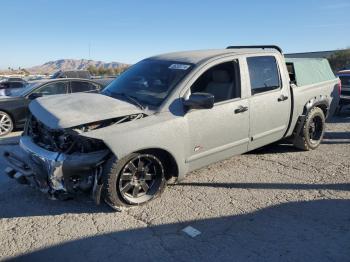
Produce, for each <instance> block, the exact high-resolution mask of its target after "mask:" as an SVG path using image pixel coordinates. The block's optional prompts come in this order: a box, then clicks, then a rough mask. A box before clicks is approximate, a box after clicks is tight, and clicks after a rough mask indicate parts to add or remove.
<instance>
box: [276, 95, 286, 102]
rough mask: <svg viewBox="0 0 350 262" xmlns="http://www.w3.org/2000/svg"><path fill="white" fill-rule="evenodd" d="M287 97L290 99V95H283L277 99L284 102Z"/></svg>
mask: <svg viewBox="0 0 350 262" xmlns="http://www.w3.org/2000/svg"><path fill="white" fill-rule="evenodd" d="M287 99H288V96H285V95H281V96H280V97H279V98H278V99H277V101H278V102H282V101H285V100H287Z"/></svg>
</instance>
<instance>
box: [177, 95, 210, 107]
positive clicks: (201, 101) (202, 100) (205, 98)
mask: <svg viewBox="0 0 350 262" xmlns="http://www.w3.org/2000/svg"><path fill="white" fill-rule="evenodd" d="M183 104H184V106H186V107H188V108H193V109H210V108H213V106H214V96H213V95H212V94H209V93H193V94H191V95H190V97H189V98H188V99H187V100H184V101H183Z"/></svg>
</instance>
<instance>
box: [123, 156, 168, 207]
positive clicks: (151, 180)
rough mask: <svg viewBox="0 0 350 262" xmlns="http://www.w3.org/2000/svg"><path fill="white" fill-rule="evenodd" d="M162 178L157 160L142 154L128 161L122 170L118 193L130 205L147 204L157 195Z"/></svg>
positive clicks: (162, 173) (162, 174) (161, 170)
mask: <svg viewBox="0 0 350 262" xmlns="http://www.w3.org/2000/svg"><path fill="white" fill-rule="evenodd" d="M163 177H164V170H163V166H162V164H161V162H160V161H159V159H157V158H156V157H154V156H152V155H148V154H144V155H140V156H137V157H136V158H133V159H132V160H130V161H129V162H128V163H127V164H126V165H125V166H124V169H123V170H122V173H121V175H120V179H119V192H120V194H121V196H122V197H123V199H124V200H126V201H127V202H129V203H131V204H141V203H144V202H147V201H148V200H150V199H151V198H153V197H154V195H156V194H157V192H158V190H159V189H160V186H161V184H162V180H163Z"/></svg>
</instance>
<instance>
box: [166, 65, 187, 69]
mask: <svg viewBox="0 0 350 262" xmlns="http://www.w3.org/2000/svg"><path fill="white" fill-rule="evenodd" d="M189 67H190V65H184V64H172V65H171V66H169V69H176V70H187V69H188V68H189Z"/></svg>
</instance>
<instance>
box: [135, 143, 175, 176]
mask: <svg viewBox="0 0 350 262" xmlns="http://www.w3.org/2000/svg"><path fill="white" fill-rule="evenodd" d="M135 153H142V154H152V155H155V156H157V157H158V158H159V159H160V160H161V161H162V163H163V165H164V168H165V176H166V179H167V180H169V179H171V178H172V177H177V176H178V174H179V169H178V166H177V163H176V160H175V158H174V157H173V156H172V155H171V154H170V153H169V152H168V151H166V150H164V149H160V148H149V149H144V150H140V151H137V152H135Z"/></svg>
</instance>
